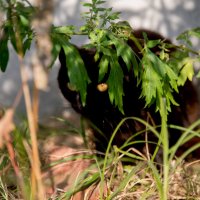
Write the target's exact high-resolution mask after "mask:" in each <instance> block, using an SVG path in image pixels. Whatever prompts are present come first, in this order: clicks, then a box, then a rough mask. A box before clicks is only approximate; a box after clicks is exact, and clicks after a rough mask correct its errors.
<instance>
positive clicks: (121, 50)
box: [109, 34, 138, 74]
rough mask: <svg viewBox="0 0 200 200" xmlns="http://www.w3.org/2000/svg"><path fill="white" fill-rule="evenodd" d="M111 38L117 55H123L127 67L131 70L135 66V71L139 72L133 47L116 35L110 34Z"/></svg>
mask: <svg viewBox="0 0 200 200" xmlns="http://www.w3.org/2000/svg"><path fill="white" fill-rule="evenodd" d="M109 37H110V39H111V40H112V42H113V44H114V45H115V48H116V51H117V56H118V57H121V58H122V59H123V61H124V62H125V64H126V66H127V69H128V70H130V69H131V67H132V66H133V67H134V70H135V71H134V72H135V74H137V70H136V69H138V64H137V60H136V58H135V54H134V52H133V50H132V49H131V47H130V46H129V45H128V44H127V43H125V42H124V41H123V40H122V39H119V38H116V37H114V35H112V34H109Z"/></svg>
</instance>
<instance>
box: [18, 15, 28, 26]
mask: <svg viewBox="0 0 200 200" xmlns="http://www.w3.org/2000/svg"><path fill="white" fill-rule="evenodd" d="M19 18H20V22H21V24H22V25H23V26H29V25H30V21H29V20H28V19H27V18H26V17H25V16H23V15H19Z"/></svg>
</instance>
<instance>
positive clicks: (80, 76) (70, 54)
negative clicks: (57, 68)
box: [62, 43, 90, 106]
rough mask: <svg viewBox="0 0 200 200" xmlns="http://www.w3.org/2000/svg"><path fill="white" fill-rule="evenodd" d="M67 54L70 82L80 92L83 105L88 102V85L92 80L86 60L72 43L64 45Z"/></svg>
mask: <svg viewBox="0 0 200 200" xmlns="http://www.w3.org/2000/svg"><path fill="white" fill-rule="evenodd" d="M62 47H63V49H64V52H65V55H66V65H67V66H66V67H67V69H68V76H69V80H70V84H71V85H73V86H75V88H76V90H77V91H79V92H80V96H81V101H82V104H83V106H85V103H86V95H87V85H88V83H89V82H90V79H89V77H88V74H87V71H86V69H85V65H84V62H83V60H82V58H81V56H80V54H79V52H78V50H77V48H76V47H75V46H73V45H72V44H70V43H66V45H63V46H62Z"/></svg>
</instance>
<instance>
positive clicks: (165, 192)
mask: <svg viewBox="0 0 200 200" xmlns="http://www.w3.org/2000/svg"><path fill="white" fill-rule="evenodd" d="M160 108H161V110H160V115H161V136H162V143H163V190H162V198H161V199H162V200H167V196H168V176H169V158H168V155H169V140H168V139H169V138H168V130H167V111H166V104H165V98H161V99H160Z"/></svg>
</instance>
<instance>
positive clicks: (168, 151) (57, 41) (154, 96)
mask: <svg viewBox="0 0 200 200" xmlns="http://www.w3.org/2000/svg"><path fill="white" fill-rule="evenodd" d="M104 3H105V1H102V0H92V1H91V3H83V6H85V7H87V8H88V9H89V10H88V12H85V13H83V15H82V16H83V19H84V20H85V24H84V25H83V26H81V27H75V26H63V27H55V26H54V25H52V27H51V29H50V32H49V35H50V38H51V41H52V44H53V48H52V62H51V64H50V66H49V67H51V66H52V65H53V64H54V62H55V60H56V58H57V57H58V55H59V52H60V50H61V48H63V50H64V53H65V55H66V58H67V59H66V64H67V65H66V67H68V76H69V80H70V84H71V85H72V86H73V88H74V89H75V90H77V91H78V92H80V96H81V101H82V104H83V106H85V104H86V96H87V86H88V84H89V83H90V81H91V80H90V79H89V76H88V74H87V71H86V68H85V65H84V62H83V60H82V58H81V56H80V54H79V52H78V50H77V48H76V47H75V46H74V45H73V44H72V43H71V42H70V39H71V37H72V36H73V35H87V36H88V39H89V41H90V42H89V43H88V44H86V45H84V46H83V47H84V48H86V49H95V51H96V53H95V56H94V58H95V61H96V62H98V63H99V79H98V81H99V83H101V82H102V81H103V79H104V77H105V74H106V73H107V72H108V69H109V68H110V73H109V77H108V79H107V82H106V84H108V85H109V87H108V94H109V98H110V101H111V103H112V104H113V105H114V106H116V107H118V109H119V110H120V111H121V113H124V110H123V101H122V99H123V95H124V91H123V78H124V74H123V70H122V68H121V66H120V64H119V60H120V59H122V60H123V62H124V63H125V66H126V68H127V70H128V71H130V70H131V68H133V73H134V76H135V78H136V79H137V84H138V87H139V85H141V98H144V99H145V101H146V106H151V105H152V104H155V105H156V110H155V111H158V112H160V116H161V121H162V123H161V133H158V132H157V130H155V129H154V127H151V126H149V125H148V124H146V123H145V122H143V121H141V120H140V119H138V118H133V119H134V120H138V121H140V122H141V123H143V124H145V126H146V127H148V129H149V130H150V131H151V132H152V133H153V134H155V135H156V137H158V147H159V146H160V145H162V147H163V174H159V171H158V170H157V168H156V167H155V165H154V158H155V154H156V153H157V151H158V148H157V149H156V151H155V154H154V155H153V156H152V158H151V159H150V160H148V167H149V168H150V169H151V170H152V172H153V177H154V179H155V182H156V184H157V189H158V191H159V196H160V198H161V199H164V200H166V199H167V195H168V183H169V172H170V162H171V161H172V159H173V157H174V155H175V152H176V150H177V149H178V148H179V146H180V145H182V144H183V143H185V142H187V141H188V140H189V139H191V137H193V136H198V137H199V133H198V132H195V131H193V128H194V127H195V126H196V125H199V121H198V122H197V124H194V125H192V126H191V127H189V128H188V129H184V130H183V135H182V136H181V137H180V139H179V140H178V142H177V143H176V144H175V145H174V146H173V147H171V148H169V144H168V131H167V115H168V112H170V111H171V104H174V105H177V106H178V104H177V103H176V102H175V100H174V98H173V94H174V92H178V87H179V86H182V85H184V84H185V82H186V80H187V79H189V80H192V78H193V76H194V67H193V65H194V63H195V62H196V61H199V59H200V53H199V52H197V51H195V50H193V49H192V42H191V37H197V38H200V28H195V29H191V30H188V31H186V32H184V33H182V34H181V35H180V36H179V37H178V40H180V41H183V42H184V44H183V45H172V44H167V43H166V42H165V41H162V40H149V39H148V37H147V35H146V34H145V33H144V38H143V40H142V41H140V40H138V39H137V38H136V37H135V35H134V30H132V28H131V27H130V25H129V24H128V23H127V22H116V21H115V20H118V19H119V14H120V13H118V12H113V11H112V8H104V7H103V4H104ZM0 9H1V11H3V13H4V14H5V15H4V21H3V23H2V25H1V27H0V69H1V71H2V72H5V71H6V69H7V64H8V60H9V48H8V44H9V43H10V44H11V45H12V47H13V49H14V50H15V51H16V52H17V54H18V55H19V57H20V58H23V57H24V56H26V52H27V51H28V50H29V48H30V45H31V43H32V42H34V41H36V40H35V39H36V38H37V32H36V31H35V30H33V29H32V27H31V23H30V22H31V21H32V19H33V17H34V13H35V12H36V11H37V8H35V7H33V6H32V5H31V4H30V3H28V1H17V0H5V1H0ZM128 39H129V40H132V41H133V42H134V44H135V45H136V46H137V47H138V49H139V50H140V51H141V53H142V58H141V59H139V58H137V56H136V54H135V53H134V51H133V49H132V48H131V47H130V46H129V45H128V44H127V40H128ZM155 46H158V47H159V48H160V50H161V53H160V55H159V56H157V55H156V54H154V53H153V52H152V48H154V47H155ZM170 49H173V53H171V51H170ZM191 54H192V55H193V56H191ZM74 60H76V62H74ZM197 76H198V77H199V76H200V73H198V75H197ZM125 120H126V119H124V121H125ZM124 121H122V122H121V123H120V124H119V125H118V127H117V128H116V130H115V131H114V133H113V135H112V137H111V139H110V142H109V144H108V148H107V152H106V155H105V159H104V161H103V162H102V163H100V164H99V163H98V162H97V165H98V168H99V171H98V173H96V174H94V175H92V176H91V177H88V178H87V179H86V180H85V181H82V179H81V181H82V185H81V186H80V187H78V188H76V190H75V192H77V191H79V190H81V189H82V188H85V187H87V186H88V185H91V184H93V183H94V182H95V181H99V180H101V182H102V183H104V181H105V180H104V175H105V173H106V170H107V169H108V166H110V163H111V161H110V159H109V155H110V150H111V146H112V140H113V138H114V137H115V134H116V133H117V129H118V128H119V127H120V126H121V124H122V123H123V122H124ZM30 124H31V123H30ZM175 128H178V129H181V130H182V129H183V128H180V127H175ZM33 132H34V131H33ZM13 133H14V134H15V138H18V139H16V141H17V143H14V145H15V148H16V149H17V152H18V154H17V156H18V158H19V163H20V164H21V163H25V165H29V164H30V163H28V161H27V160H23V159H22V157H23V156H25V155H26V154H27V152H26V151H25V149H24V146H23V138H22V137H21V136H20V134H19V133H18V132H13ZM125 145H126V144H125ZM198 147H199V145H195V146H194V147H192V148H191V149H189V150H188V151H186V152H185V153H184V154H183V156H182V157H181V158H180V160H182V159H184V158H185V156H187V155H188V154H189V153H190V152H191V151H192V150H194V149H196V148H198ZM115 153H116V154H115V155H118V154H120V153H121V154H123V155H126V156H130V158H132V159H139V160H142V161H144V157H142V156H135V155H133V154H129V152H125V151H123V149H117V148H115ZM4 162H8V159H7V158H6V159H3V161H2V162H1V166H0V167H3V165H4ZM179 163H180V162H179ZM22 165H23V164H22ZM138 168H139V167H136V168H135V169H132V170H130V171H129V172H130V173H129V175H128V176H127V177H126V178H125V179H124V181H122V183H121V184H120V185H119V187H118V189H117V190H115V192H113V193H111V194H109V196H108V198H107V199H112V198H114V197H115V196H117V195H118V193H120V191H121V190H123V189H124V187H125V185H126V184H127V183H128V182H129V180H130V179H131V177H132V175H133V174H134V173H135V172H136V171H138ZM24 173H25V172H24ZM162 175H163V176H162ZM162 177H163V179H161V178H162ZM39 178H40V177H39ZM25 181H26V180H25ZM81 181H79V182H78V183H80V182H81ZM29 189H30V187H29V186H28V188H27V190H29ZM4 190H5V185H4V184H2V183H1V191H4ZM102 193H103V192H102ZM73 194H74V190H70V191H69V192H68V193H66V194H65V195H66V196H70V197H71V196H72V195H73ZM6 198H7V197H5V199H6ZM102 198H103V194H102Z"/></svg>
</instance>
